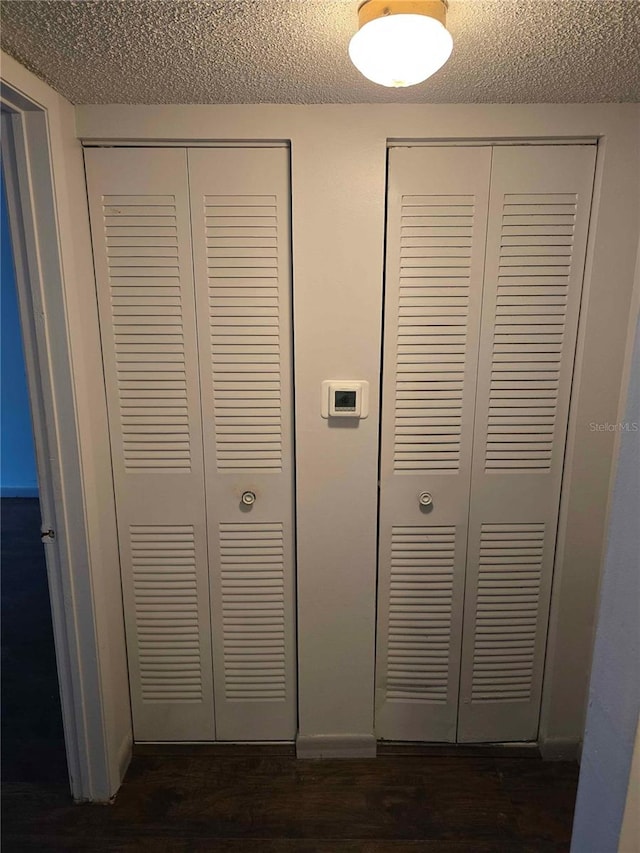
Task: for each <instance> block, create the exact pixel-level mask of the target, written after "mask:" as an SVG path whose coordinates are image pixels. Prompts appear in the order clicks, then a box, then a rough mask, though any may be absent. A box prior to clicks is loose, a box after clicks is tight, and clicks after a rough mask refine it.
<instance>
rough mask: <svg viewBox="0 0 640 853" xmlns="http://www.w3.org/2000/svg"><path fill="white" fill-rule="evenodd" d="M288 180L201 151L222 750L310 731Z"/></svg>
mask: <svg viewBox="0 0 640 853" xmlns="http://www.w3.org/2000/svg"><path fill="white" fill-rule="evenodd" d="M288 176H289V159H288V151H286V150H284V149H276V148H274V149H190V150H189V181H190V187H191V190H190V192H191V215H192V223H193V241H194V269H195V279H196V300H197V307H198V334H199V344H200V371H201V386H202V417H203V430H204V447H205V467H206V471H207V487H206V494H207V518H208V531H209V554H210V571H211V575H210V578H211V608H212V614H213V654H214V671H215V679H214V682H215V702H216V722H217V737H218V739H220V740H287V739H292V738H293V737H294V736H295V733H296V728H297V720H296V704H297V696H296V673H295V660H296V657H295V598H294V589H295V575H294V554H293V465H292V400H291V389H292V375H291V304H290V299H291V295H290V291H291V278H290V265H291V248H290V222H289V216H290V214H289V210H290V191H289V177H288ZM247 491H250V492H252V493H254V494H255V496H256V499H255V503H253V504H251V505H245V504H243V503H242V495H243V493H244V492H247Z"/></svg>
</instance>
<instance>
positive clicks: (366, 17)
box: [349, 0, 453, 87]
mask: <svg viewBox="0 0 640 853" xmlns="http://www.w3.org/2000/svg"><path fill="white" fill-rule="evenodd" d="M446 14H447V2H446V0H365V2H364V3H361V4H360V6H359V7H358V20H359V25H360V29H359V30H358V32H357V33H356V34H355V35H354V37H353V38H352V39H351V42H350V44H349V56H350V57H351V61H352V62H353V64H354V65H355V66H356V68H357V69H358V71H360V73H361V74H364V76H365V77H367V78H368V79H369V80H372V81H373V82H374V83H379V84H380V85H381V86H392V87H401V86H415V84H416V83H422V81H423V80H426V79H427V77H431V75H432V74H435V72H436V71H437V70H438V69H439V68H442V66H443V65H444V64H445V62H446V61H447V59H449V57H450V56H451V51H452V49H453V39H452V38H451V34H450V33H449V31H448V30H447V28H446V26H445V23H446Z"/></svg>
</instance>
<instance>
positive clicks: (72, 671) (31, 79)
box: [2, 54, 132, 801]
mask: <svg viewBox="0 0 640 853" xmlns="http://www.w3.org/2000/svg"><path fill="white" fill-rule="evenodd" d="M2 81H3V84H6V85H7V86H8V87H10V89H11V92H10V95H11V97H12V98H14V97H16V96H17V97H18V98H19V97H20V96H24V98H26V99H29V101H31V102H32V105H33V107H35V106H36V105H37V106H39V107H40V109H32V107H31V106H30V107H29V108H28V110H29V111H28V112H27V113H26V114H25V115H26V118H25V122H26V124H27V125H29V126H30V127H31V126H33V128H34V136H33V138H32V140H31V141H32V142H33V141H34V140H36V141H37V143H38V150H34V151H32V152H31V156H30V158H29V159H30V168H31V173H30V175H29V179H28V180H27V179H26V178H25V180H24V181H23V186H24V185H26V183H28V182H29V181H30V183H31V186H32V188H33V195H32V203H33V205H34V206H35V213H36V217H37V219H38V228H39V231H38V235H37V236H38V245H37V250H36V251H34V252H33V253H32V254H33V257H34V262H33V269H34V270H35V269H36V267H38V266H39V268H40V273H41V278H40V277H39V276H33V277H32V282H31V285H32V288H33V289H34V299H35V305H36V309H35V312H34V313H35V314H36V316H35V317H34V318H33V319H32V322H33V324H34V326H35V327H37V329H38V333H37V334H38V341H39V343H42V349H41V351H39V356H40V362H39V364H38V365H37V368H38V370H39V371H40V373H41V376H42V385H43V388H44V389H45V394H44V396H45V397H48V389H49V390H51V391H52V394H53V400H48V399H46V400H45V409H46V422H47V432H48V439H49V442H48V452H49V453H50V454H51V456H50V458H49V459H47V460H45V462H46V464H43V460H42V459H40V458H39V460H38V462H39V476H40V477H43V476H48V473H47V472H52V482H51V483H49V486H50V488H52V490H53V492H54V493H55V497H54V501H53V503H54V504H55V527H56V543H55V545H56V552H57V553H59V554H60V560H59V562H56V561H54V560H52V559H51V557H49V558H48V561H47V563H48V571H49V583H50V589H51V593H52V595H51V598H52V608H53V617H54V633H55V637H56V653H57V657H58V669H59V673H60V683H61V697H62V706H63V715H64V723H65V735H66V738H67V757H68V761H69V771H70V775H71V787H72V792H73V794H74V796H75V797H76V798H77V799H95V800H102V801H106V800H109V798H110V797H111V796H112V795H113V794H114V793H115V792H116V791H117V789H118V787H119V785H120V782H121V780H122V775H123V772H124V770H125V769H126V766H127V764H128V761H129V758H130V754H131V743H132V736H131V718H130V709H129V692H128V682H127V662H126V650H125V643H124V625H123V617H122V599H121V593H120V578H119V558H118V546H117V537H116V527H115V511H114V501H113V485H112V479H111V462H110V456H109V442H108V432H107V419H106V402H105V394H104V380H103V378H102V360H101V353H100V348H99V334H98V317H97V307H96V299H95V285H94V279H93V261H92V256H91V248H90V242H89V222H88V212H87V204H86V188H85V182H84V166H83V156H82V147H81V145H80V143H79V142H78V139H77V137H76V135H75V115H74V108H73V106H72V105H71V104H70V103H69V102H68V101H66V100H65V99H64V98H62V97H61V96H60V95H58V93H57V92H55V91H54V90H53V89H51V88H50V87H49V86H47V85H45V84H44V83H43V82H42V81H41V80H39V79H37V78H36V77H35V76H34V75H32V74H30V73H29V72H28V71H26V70H25V69H24V68H23V67H22V66H21V65H19V64H18V63H17V62H15V61H14V60H13V59H11V58H10V57H8V56H6V55H5V54H2ZM16 93H17V94H16ZM8 94H9V93H8ZM41 110H44V112H42V111H41ZM36 278H37V279H38V280H37V281H36ZM40 281H41V284H42V290H41V291H40V290H39V289H38V288H39V287H40ZM36 289H38V292H37V294H36V293H35V290H36ZM31 390H32V392H33V388H32V389H31ZM41 486H42V482H41ZM43 520H44V521H46V519H43ZM49 521H51V519H49ZM47 550H48V552H49V554H50V553H51V552H50V550H49V547H48V549H47Z"/></svg>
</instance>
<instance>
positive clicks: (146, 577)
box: [85, 149, 215, 740]
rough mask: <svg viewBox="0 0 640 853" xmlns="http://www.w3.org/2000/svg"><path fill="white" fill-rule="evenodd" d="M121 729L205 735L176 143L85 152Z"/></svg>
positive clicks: (197, 511) (194, 422)
mask: <svg viewBox="0 0 640 853" xmlns="http://www.w3.org/2000/svg"><path fill="white" fill-rule="evenodd" d="M85 157H86V165H87V185H88V196H89V207H90V214H91V229H92V239H93V248H94V257H95V268H96V280H97V287H98V304H99V310H100V327H101V337H102V351H103V358H104V368H105V380H106V390H107V401H108V411H109V426H110V436H111V450H112V460H113V473H114V482H115V491H116V511H117V520H118V535H119V542H120V559H121V571H122V585H123V596H124V610H125V623H126V632H127V652H128V661H129V674H130V687H131V700H132V708H133V722H134V734H135V738H136V739H137V740H183V739H189V740H210V739H213V737H214V731H215V729H214V709H213V686H212V665H211V629H210V617H209V601H208V569H207V542H206V529H205V515H204V509H203V505H204V475H203V456H202V435H201V428H200V423H201V421H200V390H199V380H198V362H197V348H196V327H195V310H194V294H193V274H192V259H191V237H190V220H189V206H188V193H187V161H186V154H185V152H184V151H178V150H174V151H171V150H160V149H155V150H135V149H89V150H88V151H86V152H85Z"/></svg>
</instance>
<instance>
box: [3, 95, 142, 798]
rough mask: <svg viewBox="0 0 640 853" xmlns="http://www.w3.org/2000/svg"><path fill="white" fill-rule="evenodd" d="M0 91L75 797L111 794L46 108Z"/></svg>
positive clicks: (124, 756) (114, 783)
mask: <svg viewBox="0 0 640 853" xmlns="http://www.w3.org/2000/svg"><path fill="white" fill-rule="evenodd" d="M1 101H2V107H3V115H2V142H3V144H2V154H3V160H4V165H5V175H6V179H7V180H6V188H7V202H8V209H9V220H10V224H11V232H12V241H13V253H14V261H15V270H16V285H17V291H18V301H19V307H20V322H21V326H22V335H23V340H24V348H25V366H26V372H27V385H28V389H29V398H30V404H31V411H32V419H33V430H34V443H35V448H36V464H37V472H38V485H39V492H40V504H41V514H42V524H43V528H51V529H52V530H54V531H55V537H54V538H49V539H48V540H47V544H46V548H45V555H46V563H47V575H48V580H49V594H50V599H51V612H52V622H53V633H54V642H55V649H56V661H57V667H58V680H59V688H60V699H61V705H62V719H63V728H64V736H65V748H66V756H67V767H68V772H69V781H70V787H71V794H72V796H73V798H74V799H75V800H76V801H78V802H79V801H85V800H93V801H108V800H109V799H110V797H111V796H113V794H114V793H115V791H116V790H117V788H118V787H119V784H120V780H119V779H118V780H115V779H113V778H111V773H110V768H109V747H108V743H107V732H106V721H105V715H104V701H103V695H102V684H101V669H100V650H99V643H98V637H97V626H96V619H95V609H94V606H93V605H94V602H93V594H92V581H91V577H90V575H89V574H88V573H87V571H86V566H87V565H89V564H90V548H89V539H88V535H89V534H88V529H87V519H86V513H85V509H84V507H85V501H84V484H83V480H82V458H81V450H80V444H79V441H80V436H79V434H78V424H77V419H76V411H75V408H72V409H71V410H66V411H65V410H64V409H62V410H61V408H60V406H61V402H62V401H63V400H65V399H66V400H71V401H72V403H75V387H74V378H73V367H72V353H71V347H70V339H69V328H68V325H69V320H68V317H67V312H66V304H65V273H64V267H63V262H62V257H61V246H60V237H59V231H58V222H57V210H58V208H57V198H56V188H55V182H54V173H53V163H52V156H53V155H52V150H51V149H52V140H51V128H50V124H49V110H48V109H47V107H45V106H42V105H41V104H39V103H37V102H35V101H33V100H32V99H30V98H29V97H27V96H26V95H24V94H23V93H22V92H20V91H18V90H16V89H13V88H12V87H10V86H8V85H5V84H4V83H3V86H2V97H1ZM45 252H46V254H47V255H48V258H47V261H48V263H47V268H46V281H45V271H44V269H43V265H42V263H43V259H42V255H43V254H44V253H45ZM52 258H55V262H54V263H50V261H51V259H52ZM54 303H57V306H56V308H55V310H52V308H51V306H52V305H53V304H54ZM53 340H55V341H56V350H57V352H56V353H55V354H54V352H53V348H52V346H51V342H52V341H53ZM87 605H88V606H87ZM129 757H130V743H127V744H125V745H124V746H123V748H122V750H121V755H120V756H119V764H120V771H121V774H122V775H123V774H124V770H125V769H126V766H127V765H128V762H129Z"/></svg>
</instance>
